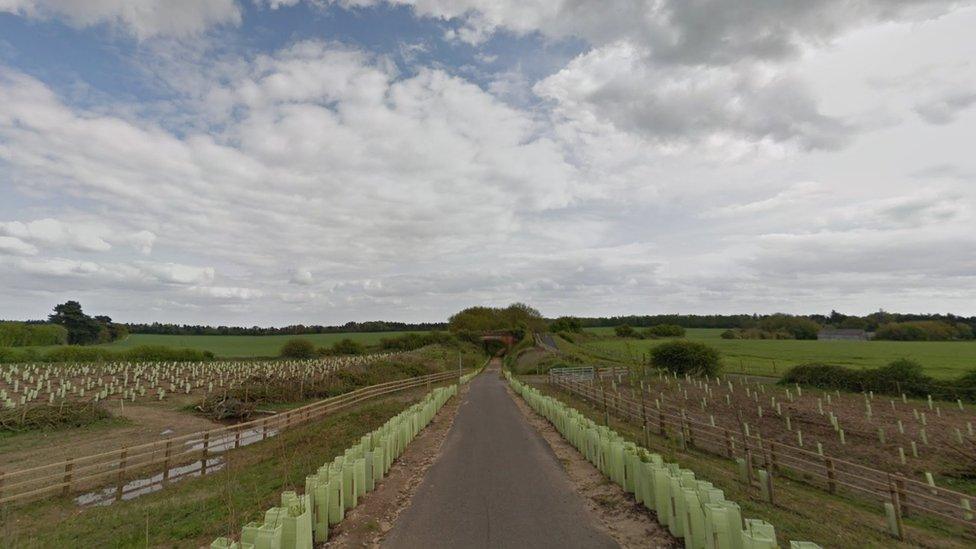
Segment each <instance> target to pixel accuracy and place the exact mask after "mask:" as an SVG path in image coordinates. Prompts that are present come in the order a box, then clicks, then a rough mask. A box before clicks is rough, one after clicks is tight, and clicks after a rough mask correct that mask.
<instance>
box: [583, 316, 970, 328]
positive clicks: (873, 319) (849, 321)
mask: <svg viewBox="0 0 976 549" xmlns="http://www.w3.org/2000/svg"><path fill="white" fill-rule="evenodd" d="M782 316H784V315H781V314H776V315H759V314H751V315H747V314H737V315H680V314H666V315H631V316H611V317H580V318H579V320H580V323H581V324H582V325H583V326H584V327H587V328H589V327H600V326H604V327H613V326H620V325H623V324H627V325H629V326H633V327H649V326H656V325H658V324H673V325H676V326H681V327H683V328H741V329H749V328H759V327H760V325H761V324H762V322H763V320H766V319H770V318H773V317H782ZM795 316H798V317H800V318H807V319H809V320H812V321H814V322H816V323H817V324H819V325H821V326H824V327H831V328H853V329H861V330H867V331H870V332H873V331H876V330H877V329H878V328H880V327H881V326H884V325H885V324H892V323H902V322H919V321H937V322H942V323H945V324H950V325H956V324H966V325H968V326H969V327H970V328H972V329H974V330H976V316H969V317H966V316H958V315H953V314H906V313H889V312H886V311H879V312H876V313H871V314H869V315H865V316H857V315H845V314H842V313H838V312H837V311H831V312H830V314H829V315H822V314H812V315H795Z"/></svg>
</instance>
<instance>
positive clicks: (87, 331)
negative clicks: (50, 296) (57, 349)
mask: <svg viewBox="0 0 976 549" xmlns="http://www.w3.org/2000/svg"><path fill="white" fill-rule="evenodd" d="M105 318H108V317H105ZM48 320H50V321H51V323H52V324H59V325H61V326H64V327H65V329H66V330H68V343H70V344H72V345H88V344H90V343H96V342H98V337H99V334H100V333H101V332H102V329H103V327H104V326H103V325H102V323H101V322H99V321H97V320H95V319H94V318H92V317H90V316H88V315H86V314H85V313H84V311H82V310H81V303H78V302H77V301H66V302H64V303H62V304H60V305H58V306H56V307H54V314H52V315H50V316H48ZM109 320H111V319H109Z"/></svg>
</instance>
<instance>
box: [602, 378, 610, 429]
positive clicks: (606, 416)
mask: <svg viewBox="0 0 976 549" xmlns="http://www.w3.org/2000/svg"><path fill="white" fill-rule="evenodd" d="M600 390H601V391H602V392H603V424H604V425H606V426H607V427H609V426H610V411H609V410H608V409H607V384H606V383H604V382H603V381H602V380H601V381H600Z"/></svg>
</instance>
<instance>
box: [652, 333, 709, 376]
mask: <svg viewBox="0 0 976 549" xmlns="http://www.w3.org/2000/svg"><path fill="white" fill-rule="evenodd" d="M720 360H721V357H720V355H719V352H718V351H717V350H716V349H714V348H712V347H709V346H708V345H705V344H704V343H699V342H697V341H669V342H667V343H662V344H661V345H658V346H657V347H654V348H653V349H651V364H653V365H654V367H656V368H660V369H662V370H667V371H669V372H672V373H675V374H694V375H717V374H718V371H719V368H720Z"/></svg>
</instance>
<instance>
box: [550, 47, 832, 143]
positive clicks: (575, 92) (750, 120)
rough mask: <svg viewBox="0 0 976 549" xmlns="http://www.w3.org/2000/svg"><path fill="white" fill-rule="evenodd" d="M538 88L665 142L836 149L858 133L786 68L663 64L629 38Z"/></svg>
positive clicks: (577, 109) (584, 115)
mask: <svg viewBox="0 0 976 549" xmlns="http://www.w3.org/2000/svg"><path fill="white" fill-rule="evenodd" d="M535 91H536V93H537V94H539V95H540V96H542V97H545V98H547V99H551V100H553V101H554V102H555V104H556V110H557V112H558V113H559V114H561V115H562V116H565V117H567V118H570V119H576V120H589V119H595V120H607V121H610V122H611V123H612V124H613V125H614V126H615V127H617V128H618V129H620V130H623V131H631V132H635V133H637V134H640V135H642V136H644V137H646V138H647V139H649V140H651V141H653V142H658V143H660V144H662V145H664V146H673V145H685V144H688V143H691V144H698V143H706V144H707V143H709V142H726V141H728V140H742V141H745V142H748V143H758V142H769V143H793V144H795V145H797V146H799V147H800V148H802V149H833V148H837V147H840V146H841V145H843V144H844V142H845V140H846V139H847V136H848V133H849V132H850V131H851V128H849V127H848V125H847V124H846V123H845V122H844V121H843V120H838V119H836V118H832V117H829V116H826V115H824V114H822V113H821V112H819V111H818V109H817V108H816V105H815V102H814V101H813V99H812V98H810V97H809V96H808V95H807V94H806V93H805V91H804V89H803V87H802V86H801V85H800V84H798V83H797V82H796V81H795V79H794V78H792V77H791V76H790V75H789V74H784V71H781V70H777V69H775V68H772V67H752V66H749V65H745V66H728V67H700V66H692V67H682V66H668V65H658V64H654V63H649V62H648V60H647V54H646V53H645V52H641V51H640V50H638V49H636V48H635V47H634V46H633V45H631V44H628V43H625V42H622V43H617V44H614V45H611V46H605V47H601V48H597V49H594V50H592V51H590V52H588V53H586V54H584V55H582V56H580V57H578V58H576V59H574V60H573V61H572V62H571V63H570V64H569V65H567V66H566V67H565V68H564V69H562V70H561V71H559V72H558V73H556V74H554V75H552V76H550V77H548V78H546V79H545V80H543V81H541V82H539V83H538V84H536V86H535Z"/></svg>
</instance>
